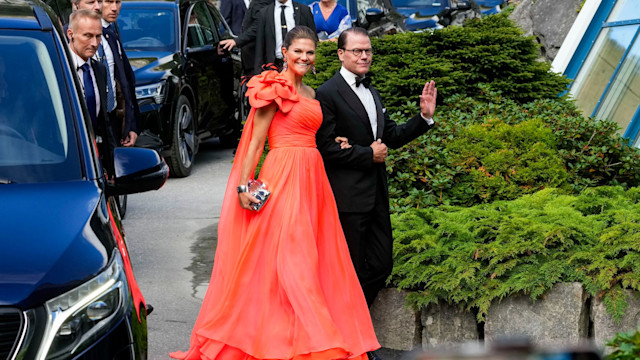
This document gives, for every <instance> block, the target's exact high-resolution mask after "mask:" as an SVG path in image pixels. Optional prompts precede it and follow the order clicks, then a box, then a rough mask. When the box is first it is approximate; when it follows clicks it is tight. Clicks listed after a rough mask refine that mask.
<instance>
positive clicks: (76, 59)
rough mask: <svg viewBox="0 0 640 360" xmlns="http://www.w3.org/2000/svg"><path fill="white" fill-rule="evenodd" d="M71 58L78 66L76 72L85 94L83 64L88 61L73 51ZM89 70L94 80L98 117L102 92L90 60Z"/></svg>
mask: <svg viewBox="0 0 640 360" xmlns="http://www.w3.org/2000/svg"><path fill="white" fill-rule="evenodd" d="M71 58H72V59H73V63H74V64H75V66H76V72H77V74H78V78H79V80H80V86H82V94H84V77H83V76H84V70H82V68H81V66H82V65H84V64H86V63H87V61H84V60H83V59H82V58H81V57H80V56H78V54H76V53H74V52H73V51H72V52H71ZM89 72H90V73H91V81H93V92H94V93H95V94H96V117H98V115H99V114H100V92H98V82H97V81H96V74H95V73H94V72H93V68H92V67H91V63H90V62H89ZM85 100H86V97H85Z"/></svg>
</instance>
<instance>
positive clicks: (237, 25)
mask: <svg viewBox="0 0 640 360" xmlns="http://www.w3.org/2000/svg"><path fill="white" fill-rule="evenodd" d="M248 7H249V0H246V1H245V0H221V1H220V14H221V15H222V17H224V20H225V21H226V22H227V24H229V27H231V31H233V34H234V35H240V34H242V20H243V19H244V14H245V13H246V12H247V8H248Z"/></svg>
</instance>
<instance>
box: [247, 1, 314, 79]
mask: <svg viewBox="0 0 640 360" xmlns="http://www.w3.org/2000/svg"><path fill="white" fill-rule="evenodd" d="M290 1H291V0H290ZM275 8H276V5H275V2H273V1H272V2H271V4H269V5H267V7H265V8H264V9H263V10H262V13H261V14H260V17H259V20H258V25H257V28H256V54H255V62H254V72H255V73H256V74H259V73H260V72H261V70H262V65H264V64H268V63H272V62H274V61H275V59H276V55H275V51H276V29H275V27H276V25H275V22H274V21H273V13H274V11H275ZM293 19H294V21H295V23H296V26H298V25H304V26H308V27H310V28H311V30H313V32H314V33H317V31H316V23H315V21H314V20H313V14H312V13H311V10H310V9H309V7H308V6H307V5H304V4H301V3H299V2H296V1H294V2H293ZM279 30H280V29H278V31H279Z"/></svg>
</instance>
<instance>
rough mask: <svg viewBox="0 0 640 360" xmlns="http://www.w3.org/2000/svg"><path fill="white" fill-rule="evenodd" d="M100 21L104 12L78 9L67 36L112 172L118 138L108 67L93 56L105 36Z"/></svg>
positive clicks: (100, 149)
mask: <svg viewBox="0 0 640 360" xmlns="http://www.w3.org/2000/svg"><path fill="white" fill-rule="evenodd" d="M100 21H101V17H100V15H99V14H97V13H96V12H94V11H92V10H87V9H80V10H77V11H75V12H73V13H72V14H71V16H70V18H69V28H68V29H67V37H68V38H69V45H70V48H71V53H72V55H71V57H72V59H73V63H74V64H75V66H76V71H77V73H78V78H79V79H80V84H81V85H82V89H83V93H84V95H85V100H86V104H87V110H88V111H89V117H90V118H91V125H92V127H93V131H94V134H95V137H96V143H97V145H98V152H99V155H100V158H101V160H102V164H103V166H104V167H105V168H106V169H107V173H108V174H110V175H112V174H113V158H112V156H113V149H114V147H115V138H114V136H113V132H112V128H111V125H110V122H109V120H108V118H107V103H106V99H107V92H106V90H107V70H106V68H105V66H104V65H103V64H101V63H100V62H99V61H96V60H95V59H93V56H94V55H95V53H96V50H97V49H98V45H99V44H100V38H101V36H102V24H101V22H100Z"/></svg>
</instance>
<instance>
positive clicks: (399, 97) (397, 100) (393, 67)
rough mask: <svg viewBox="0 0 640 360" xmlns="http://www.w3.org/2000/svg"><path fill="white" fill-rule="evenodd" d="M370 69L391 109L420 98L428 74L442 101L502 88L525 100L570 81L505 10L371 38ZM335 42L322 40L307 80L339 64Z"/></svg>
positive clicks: (322, 77)
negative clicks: (429, 28) (553, 70)
mask: <svg viewBox="0 0 640 360" xmlns="http://www.w3.org/2000/svg"><path fill="white" fill-rule="evenodd" d="M371 42H372V46H373V49H374V55H373V63H372V66H371V71H370V75H371V77H372V79H373V84H374V86H375V87H376V89H377V90H378V91H379V92H380V94H381V96H382V98H383V99H384V102H385V106H386V108H387V110H388V111H390V113H394V112H396V111H400V110H402V108H403V106H405V105H406V104H407V103H415V102H416V101H417V100H418V95H419V94H420V93H421V91H422V88H423V86H424V84H425V82H426V81H427V80H434V81H435V82H436V85H437V87H438V97H439V99H440V102H442V100H443V99H446V98H448V97H450V96H453V95H464V96H468V97H477V96H481V95H482V93H483V92H486V90H487V89H489V90H491V91H500V92H501V93H502V94H503V95H504V96H505V97H507V98H510V99H514V100H516V101H518V102H521V103H526V102H530V101H532V100H535V99H541V98H555V97H556V96H557V95H558V93H560V92H562V91H564V89H566V86H567V85H568V84H569V80H567V79H566V78H564V77H562V76H559V75H556V74H553V73H551V72H549V69H550V65H549V64H548V63H546V62H539V61H536V58H537V56H538V52H537V49H538V47H539V45H538V44H537V43H536V42H535V40H534V38H533V37H526V36H523V32H522V30H521V29H520V28H519V27H518V26H516V25H515V24H514V23H513V22H512V21H511V20H509V19H508V18H507V17H506V15H503V14H500V15H495V16H488V17H484V18H482V19H473V20H470V21H468V22H467V24H466V25H465V26H464V27H460V26H451V27H447V28H445V29H442V30H438V31H435V32H424V33H402V34H395V35H387V36H384V37H383V38H374V39H372V40H371ZM336 50H337V45H336V43H333V42H324V43H320V45H319V46H318V51H317V52H318V53H317V57H316V69H317V70H318V73H317V75H315V76H314V75H309V76H307V79H305V81H306V83H307V84H309V85H311V86H312V87H315V88H317V87H318V86H320V85H321V84H323V83H324V82H325V81H326V80H328V79H329V78H330V77H331V76H333V75H334V74H335V72H336V71H337V70H339V69H340V62H339V60H338V56H337V54H336Z"/></svg>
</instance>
